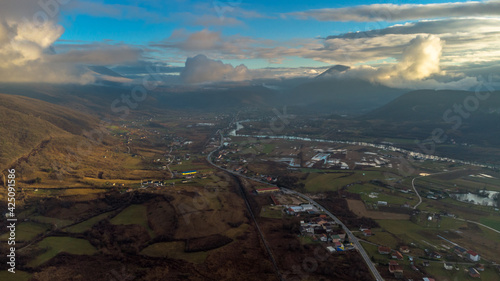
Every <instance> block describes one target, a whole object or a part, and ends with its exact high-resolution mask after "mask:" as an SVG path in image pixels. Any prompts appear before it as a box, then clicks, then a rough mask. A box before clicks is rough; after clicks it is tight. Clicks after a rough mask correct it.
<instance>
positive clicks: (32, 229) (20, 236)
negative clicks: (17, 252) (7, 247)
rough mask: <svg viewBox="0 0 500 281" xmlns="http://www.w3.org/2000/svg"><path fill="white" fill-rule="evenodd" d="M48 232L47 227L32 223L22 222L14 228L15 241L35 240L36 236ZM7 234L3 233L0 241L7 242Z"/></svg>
mask: <svg viewBox="0 0 500 281" xmlns="http://www.w3.org/2000/svg"><path fill="white" fill-rule="evenodd" d="M47 230H49V227H48V226H47V225H45V224H40V223H34V222H22V223H20V224H18V225H17V226H16V240H17V241H19V242H21V241H30V240H31V239H33V238H35V237H36V236H37V235H38V234H41V233H44V232H45V231H47ZM8 237H9V233H4V234H3V235H2V236H0V241H7V238H8Z"/></svg>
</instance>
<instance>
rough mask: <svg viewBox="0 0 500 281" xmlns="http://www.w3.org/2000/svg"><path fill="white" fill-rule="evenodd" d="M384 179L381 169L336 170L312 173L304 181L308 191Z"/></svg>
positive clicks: (334, 189)
mask: <svg viewBox="0 0 500 281" xmlns="http://www.w3.org/2000/svg"><path fill="white" fill-rule="evenodd" d="M375 179H378V180H384V179H385V176H384V175H383V173H382V172H381V171H342V172H340V171H335V172H332V173H312V174H310V175H309V176H308V177H307V179H306V180H304V181H302V182H303V183H304V184H305V186H306V191H307V192H324V191H329V190H330V191H336V190H338V189H339V188H341V187H343V186H346V185H348V184H353V183H356V182H362V183H368V182H369V181H371V180H375Z"/></svg>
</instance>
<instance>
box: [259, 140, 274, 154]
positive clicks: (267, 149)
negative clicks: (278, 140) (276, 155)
mask: <svg viewBox="0 0 500 281" xmlns="http://www.w3.org/2000/svg"><path fill="white" fill-rule="evenodd" d="M275 147H276V145H275V144H270V143H268V144H264V148H263V149H262V153H264V154H269V153H271V152H273V150H274V148H275Z"/></svg>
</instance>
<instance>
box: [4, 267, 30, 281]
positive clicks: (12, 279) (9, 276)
mask: <svg viewBox="0 0 500 281" xmlns="http://www.w3.org/2000/svg"><path fill="white" fill-rule="evenodd" d="M30 279H31V274H29V273H27V272H24V271H21V270H16V271H15V273H14V274H13V273H11V272H8V271H7V270H2V271H0V280H2V281H28V280H30Z"/></svg>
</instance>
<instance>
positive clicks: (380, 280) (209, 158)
mask: <svg viewBox="0 0 500 281" xmlns="http://www.w3.org/2000/svg"><path fill="white" fill-rule="evenodd" d="M218 133H219V134H220V139H221V142H220V146H219V147H218V148H216V149H215V150H213V151H211V152H210V153H209V154H208V155H207V161H208V163H210V164H211V165H212V166H214V167H216V168H218V169H220V170H223V171H225V172H228V173H230V174H232V175H235V176H238V177H242V178H246V179H249V180H252V181H257V182H260V183H263V184H266V185H270V186H275V187H278V186H276V185H274V184H270V183H269V182H266V181H262V180H259V179H254V178H251V177H247V176H245V175H241V174H239V173H237V172H234V171H231V170H228V169H224V168H222V167H219V166H217V165H216V164H215V163H213V162H212V154H213V153H214V152H216V151H218V150H219V149H221V148H222V146H223V144H224V137H223V135H222V132H221V131H220V130H219V131H218ZM280 189H281V190H282V191H283V192H284V193H288V194H294V195H297V196H300V197H302V198H304V199H305V200H307V201H308V202H309V203H311V204H312V205H314V206H316V208H318V209H319V210H323V211H324V212H325V213H326V214H327V215H328V216H330V218H332V219H333V221H335V222H336V223H337V224H339V225H340V226H342V228H343V229H344V231H345V232H346V234H347V236H348V237H349V241H350V242H352V243H353V244H354V245H355V246H356V248H357V249H358V251H359V253H360V254H361V256H362V257H363V259H364V260H365V263H366V264H367V265H368V268H369V269H370V271H371V272H372V274H373V276H374V277H375V279H376V280H377V281H383V280H384V279H383V278H382V276H381V275H380V273H379V272H378V270H377V268H376V267H375V265H374V264H373V262H372V261H371V259H370V257H369V256H368V253H367V252H366V251H365V249H364V248H363V246H362V245H361V243H360V242H359V240H358V238H357V237H356V236H354V234H353V233H352V232H351V231H350V230H349V228H347V226H346V225H345V224H344V223H342V221H340V220H339V219H338V218H337V217H336V216H335V215H333V214H332V213H331V212H329V211H328V210H326V209H325V208H324V207H323V206H321V205H320V204H319V203H317V202H316V201H314V200H313V199H311V198H310V197H308V196H306V195H304V194H302V193H300V192H296V191H293V190H290V189H287V188H282V187H281V188H280ZM259 230H260V229H259ZM263 239H264V238H263ZM264 243H266V242H265V240H264Z"/></svg>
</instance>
